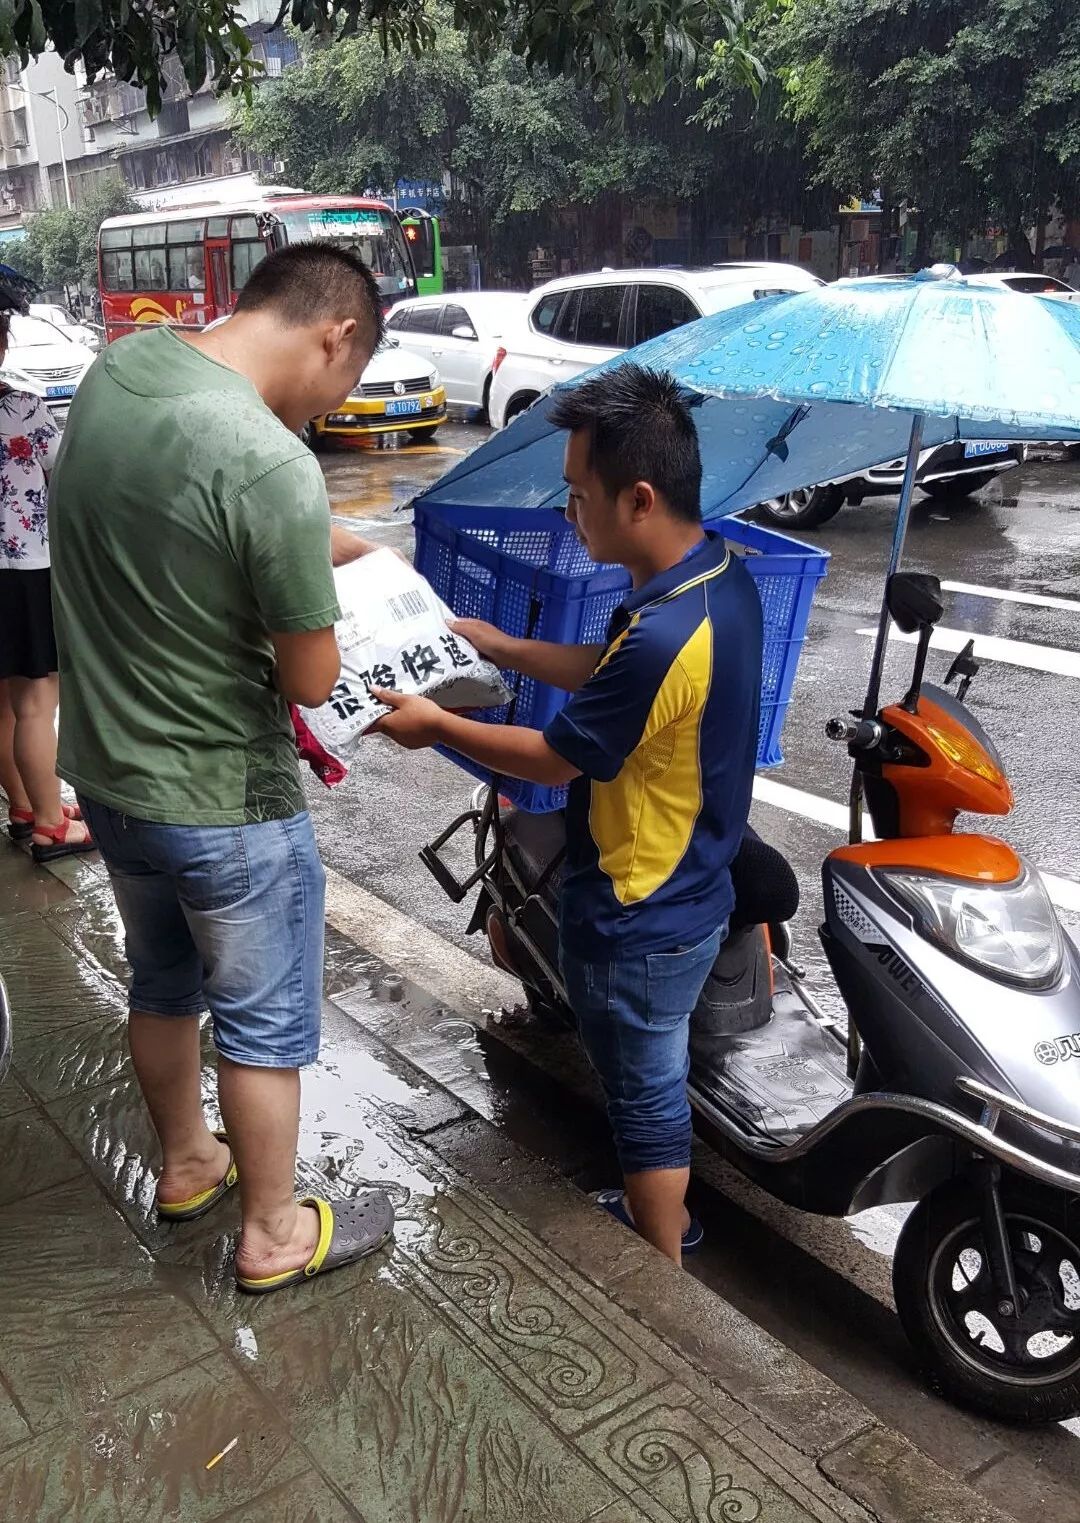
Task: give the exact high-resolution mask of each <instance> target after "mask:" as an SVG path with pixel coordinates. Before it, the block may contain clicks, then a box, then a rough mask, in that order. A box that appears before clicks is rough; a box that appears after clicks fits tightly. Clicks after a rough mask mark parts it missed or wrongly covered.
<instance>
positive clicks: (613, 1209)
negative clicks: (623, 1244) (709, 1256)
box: [593, 1190, 705, 1255]
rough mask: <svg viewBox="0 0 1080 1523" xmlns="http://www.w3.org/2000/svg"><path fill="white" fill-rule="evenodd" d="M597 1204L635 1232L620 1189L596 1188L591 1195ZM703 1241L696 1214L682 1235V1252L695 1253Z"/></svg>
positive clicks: (702, 1230) (701, 1229)
mask: <svg viewBox="0 0 1080 1523" xmlns="http://www.w3.org/2000/svg"><path fill="white" fill-rule="evenodd" d="M593 1200H594V1201H595V1202H596V1204H597V1205H598V1206H600V1207H601V1208H602V1209H603V1210H604V1211H606V1212H607V1213H608V1215H609V1216H613V1217H614V1218H615V1220H616V1221H617V1222H622V1224H623V1226H624V1227H629V1228H630V1231H631V1232H636V1231H637V1227H636V1225H635V1223H634V1219H633V1217H632V1216H631V1215H630V1212H629V1209H628V1208H627V1204H626V1196H625V1194H624V1193H623V1191H622V1190H598V1191H597V1193H596V1194H595V1195H594V1196H593ZM704 1241H705V1228H704V1227H703V1226H702V1225H701V1223H700V1222H699V1221H698V1219H697V1217H696V1216H692V1217H691V1218H690V1225H689V1227H687V1229H686V1231H685V1232H684V1233H683V1235H682V1251H683V1254H684V1255H685V1254H688V1253H696V1252H697V1251H698V1249H699V1248H700V1247H701V1245H702V1243H703V1242H704Z"/></svg>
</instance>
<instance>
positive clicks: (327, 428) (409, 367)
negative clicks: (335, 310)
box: [309, 339, 446, 448]
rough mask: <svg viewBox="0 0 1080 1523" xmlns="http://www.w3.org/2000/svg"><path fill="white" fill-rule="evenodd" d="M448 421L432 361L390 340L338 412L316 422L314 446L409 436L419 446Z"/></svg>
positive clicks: (444, 398)
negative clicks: (373, 437)
mask: <svg viewBox="0 0 1080 1523" xmlns="http://www.w3.org/2000/svg"><path fill="white" fill-rule="evenodd" d="M445 422H446V391H445V389H444V387H443V383H442V377H441V376H440V375H439V372H438V370H436V369H435V367H434V366H433V365H432V363H431V361H430V360H429V359H425V358H424V356H423V355H420V354H415V353H414V352H413V351H412V350H409V349H403V348H401V346H400V345H399V344H398V343H397V342H396V341H395V340H394V339H388V340H387V341H386V342H385V343H383V345H382V346H381V347H380V348H379V349H378V350H377V351H376V353H375V354H374V355H373V356H372V360H371V363H370V365H369V366H368V367H367V369H366V370H365V371H364V373H363V375H362V376H361V377H360V384H359V385H358V386H357V387H356V389H355V390H354V391H353V392H352V393H351V394H350V396H349V397H348V399H347V400H346V401H345V402H343V403H342V405H341V407H340V408H339V409H338V411H337V412H331V413H327V414H326V415H325V417H322V418H315V419H313V420H312V423H311V433H310V441H309V442H310V443H311V445H312V446H313V447H314V448H318V445H319V442H320V441H326V440H328V439H357V438H361V437H363V436H364V435H368V434H399V433H406V434H408V435H409V437H410V439H413V440H415V441H416V443H418V444H419V443H424V442H426V441H427V440H429V439H431V438H433V437H434V434H435V431H436V429H437V428H438V427H439V426H440V424H443V423H445Z"/></svg>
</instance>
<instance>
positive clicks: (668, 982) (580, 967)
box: [562, 925, 727, 1174]
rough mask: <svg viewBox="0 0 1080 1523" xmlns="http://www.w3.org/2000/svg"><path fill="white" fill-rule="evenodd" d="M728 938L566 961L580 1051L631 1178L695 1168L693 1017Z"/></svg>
mask: <svg viewBox="0 0 1080 1523" xmlns="http://www.w3.org/2000/svg"><path fill="white" fill-rule="evenodd" d="M726 935H727V926H726V925H724V926H721V928H720V929H719V930H717V931H714V932H713V934H712V935H711V936H708V937H706V939H705V940H704V941H702V942H699V943H698V944H697V945H696V946H692V947H678V948H676V949H675V950H674V951H672V952H647V953H645V954H644V955H643V956H642V955H640V954H638V955H634V954H631V955H628V956H624V957H623V956H620V957H617V958H615V959H614V960H611V961H608V960H604V961H600V962H593V961H590V960H586V959H584V958H580V957H575V956H574V955H573V954H572V953H571V952H567V951H564V952H563V953H562V971H563V978H564V979H565V981H566V991H567V995H568V997H569V1000H570V1008H571V1009H572V1010H573V1012H574V1015H575V1016H576V1017H577V1023H578V1030H579V1031H580V1033H581V1040H582V1044H583V1045H584V1048H585V1051H586V1052H587V1053H588V1055H589V1061H590V1062H591V1063H592V1065H593V1067H594V1068H595V1069H596V1072H597V1074H598V1075H599V1077H600V1083H601V1085H602V1086H603V1090H604V1097H605V1099H606V1101H607V1112H608V1119H609V1120H610V1122H611V1129H612V1131H613V1132H614V1134H615V1147H616V1149H617V1151H618V1154H619V1163H620V1164H621V1166H622V1171H623V1173H624V1174H638V1173H641V1172H642V1171H643V1170H647V1169H685V1168H687V1167H688V1166H689V1163H690V1139H691V1122H690V1104H689V1102H688V1100H687V1098H686V1077H687V1074H688V1073H689V1071H690V1051H689V1049H690V1015H691V1012H692V1011H693V1009H694V1006H695V1005H696V1004H697V1002H698V997H699V995H700V994H701V991H702V989H703V988H704V987H705V980H706V979H707V978H708V976H709V970H710V969H711V968H712V965H713V963H714V962H715V961H716V957H717V953H718V952H719V951H720V948H721V946H722V944H723V942H724V938H725V936H726Z"/></svg>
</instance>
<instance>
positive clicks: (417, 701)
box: [368, 687, 448, 751]
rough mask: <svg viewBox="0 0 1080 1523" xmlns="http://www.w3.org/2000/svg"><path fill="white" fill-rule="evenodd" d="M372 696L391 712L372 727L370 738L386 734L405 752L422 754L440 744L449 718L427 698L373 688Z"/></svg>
mask: <svg viewBox="0 0 1080 1523" xmlns="http://www.w3.org/2000/svg"><path fill="white" fill-rule="evenodd" d="M371 694H372V697H373V698H376V699H377V700H378V702H379V703H385V704H386V706H387V708H389V709H392V710H393V713H391V714H386V715H384V716H383V718H382V719H380V720H378V722H377V723H376V724H373V725H372V726H371V729H370V730H369V731H368V734H369V735H387V736H389V738H390V739H391V740H394V741H396V742H397V743H398V745H399V746H402V747H404V749H405V750H406V751H423V750H424V749H425V748H426V747H428V746H438V745H442V744H443V741H444V736H443V728H444V726H445V721H446V719H447V717H448V716H447V713H446V710H445V709H440V707H439V705H438V704H437V703H433V702H432V701H431V699H430V698H420V697H417V696H416V695H415V694H408V693H395V692H392V691H391V690H390V689H389V688H384V687H373V688H372V689H371Z"/></svg>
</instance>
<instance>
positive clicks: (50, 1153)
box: [0, 1110, 82, 1345]
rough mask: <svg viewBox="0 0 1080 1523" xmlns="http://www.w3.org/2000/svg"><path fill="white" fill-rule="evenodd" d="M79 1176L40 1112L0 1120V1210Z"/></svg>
mask: <svg viewBox="0 0 1080 1523" xmlns="http://www.w3.org/2000/svg"><path fill="white" fill-rule="evenodd" d="M81 1174H82V1161H81V1159H80V1158H79V1155H78V1154H77V1153H76V1152H74V1150H73V1149H72V1148H70V1147H68V1146H67V1145H66V1143H65V1142H64V1141H63V1139H62V1138H61V1137H59V1136H57V1133H56V1129H55V1127H52V1126H50V1125H49V1123H48V1121H47V1120H46V1118H45V1117H44V1116H43V1115H42V1114H41V1112H40V1111H38V1110H30V1111H26V1110H24V1111H18V1112H16V1114H15V1115H13V1116H7V1117H4V1118H2V1119H0V1206H6V1205H8V1204H9V1203H10V1202H12V1201H18V1200H21V1199H23V1198H24V1197H25V1196H29V1195H36V1194H37V1192H38V1191H39V1190H47V1189H48V1188H49V1187H50V1186H51V1185H59V1184H63V1183H64V1181H65V1180H68V1179H74V1178H75V1177H76V1175H81ZM2 1342H3V1332H2V1330H0V1345H2Z"/></svg>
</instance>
